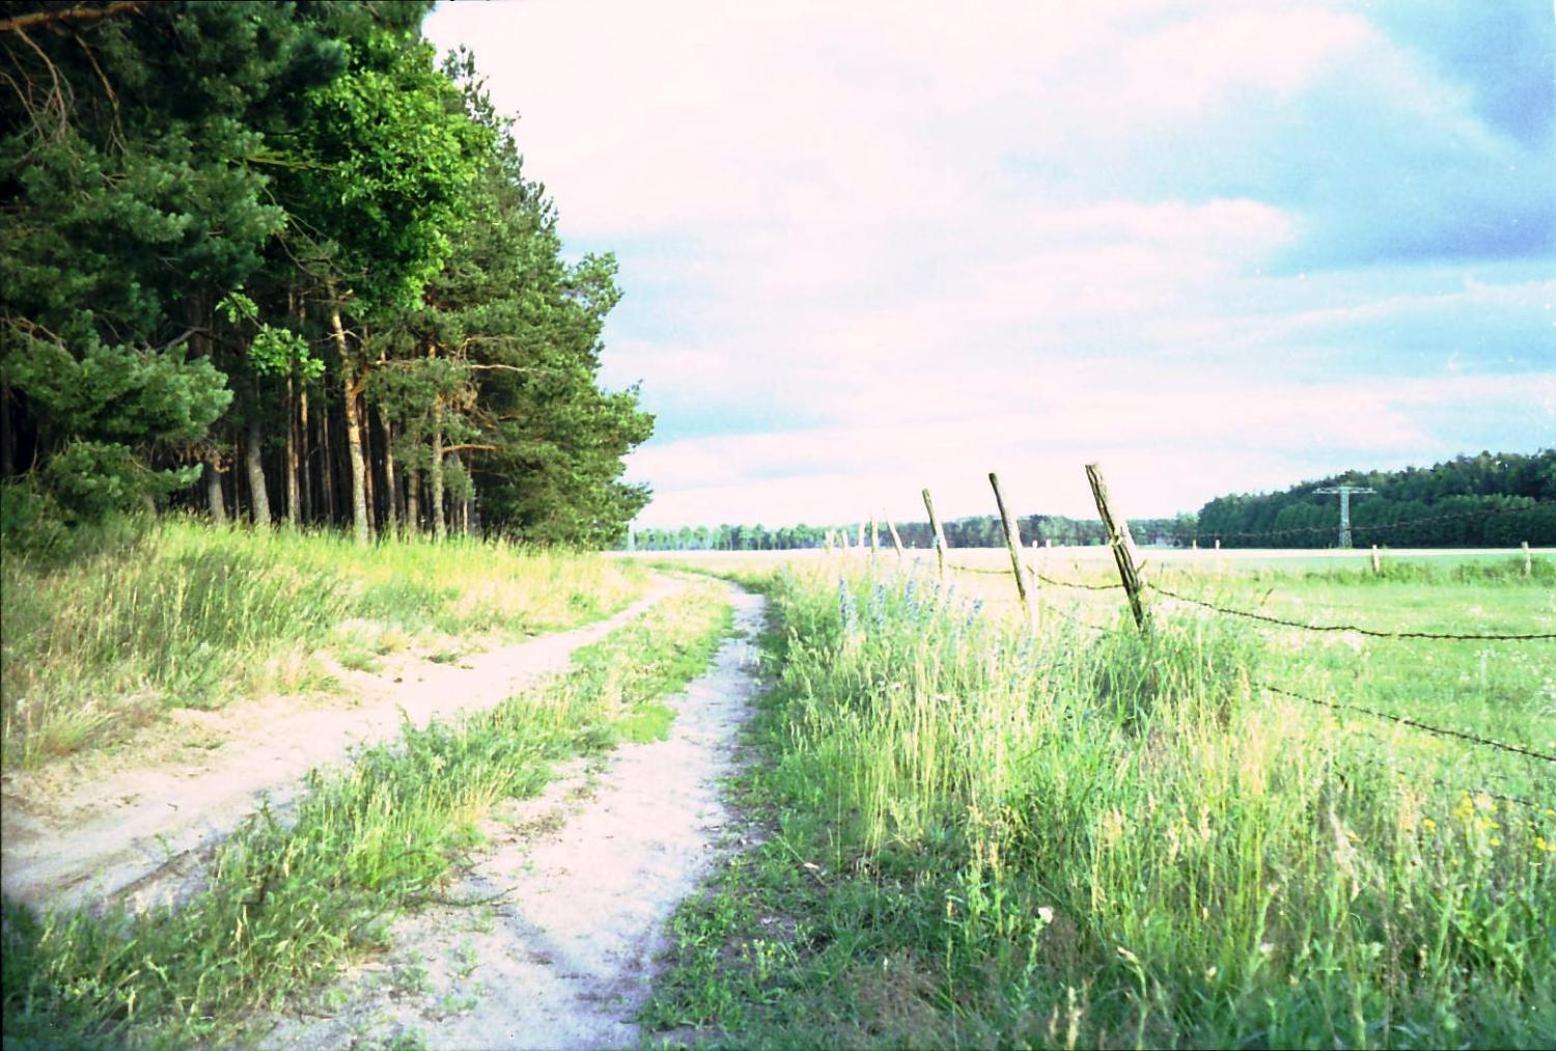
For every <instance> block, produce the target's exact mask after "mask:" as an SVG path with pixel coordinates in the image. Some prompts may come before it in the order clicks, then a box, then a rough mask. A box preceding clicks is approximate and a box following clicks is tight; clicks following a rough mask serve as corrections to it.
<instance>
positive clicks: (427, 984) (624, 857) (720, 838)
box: [264, 589, 763, 1049]
mask: <svg viewBox="0 0 1556 1051" xmlns="http://www.w3.org/2000/svg"><path fill="white" fill-rule="evenodd" d="M731 598H732V601H734V602H735V603H736V625H737V627H738V628H740V629H742V630H743V632H744V633H745V636H746V637H737V638H734V639H731V640H729V641H728V642H726V643H725V645H724V646H723V647H722V648H721V649H720V651H719V653H718V656H717V658H716V663H715V666H714V668H713V670H712V671H711V672H710V673H709V674H707V675H705V676H703V677H702V678H700V679H698V680H697V681H695V682H694V683H692V684H691V685H690V686H689V687H688V688H687V690H686V691H685V692H684V693H683V694H682V695H681V696H680V697H678V698H676V699H674V700H673V701H672V702H671V704H672V707H674V708H675V709H676V713H677V714H676V718H675V721H674V723H673V724H672V725H671V736H670V738H669V739H668V740H665V741H660V742H655V743H651V744H642V745H630V744H629V745H623V746H621V747H620V748H618V749H616V750H615V751H613V752H611V753H609V755H607V756H605V757H602V758H601V759H599V760H596V761H595V762H594V763H593V765H590V766H583V765H578V764H575V765H574V766H573V767H572V768H571V770H570V771H568V772H567V773H566V774H565V775H564V776H563V777H560V778H559V779H558V780H556V781H554V782H552V784H551V785H550V786H549V788H548V790H547V791H546V792H545V793H544V794H543V795H542V796H540V797H539V798H538V799H534V800H529V801H526V802H522V803H515V804H512V805H511V806H510V807H509V808H507V809H506V810H505V811H504V812H503V813H501V814H499V815H497V816H496V817H495V818H494V819H493V820H492V821H490V822H488V823H487V828H486V832H487V835H488V847H487V849H486V852H485V854H484V855H483V856H481V857H480V858H479V860H478V861H477V862H476V863H475V864H474V865H473V866H472V867H471V868H470V869H469V871H468V872H467V873H466V874H465V876H464V877H462V879H461V880H460V881H459V882H458V883H457V885H455V886H453V887H451V888H450V889H449V890H448V892H447V897H448V899H449V900H451V901H454V902H462V903H469V902H487V903H486V904H480V905H475V906H471V905H469V904H461V905H448V906H443V905H438V906H432V907H429V908H427V909H426V910H424V911H422V912H420V913H418V914H417V915H415V916H412V917H408V918H407V919H405V920H403V921H401V922H400V923H399V924H398V925H397V926H396V928H395V930H394V932H393V941H394V944H395V946H396V948H395V949H394V950H393V951H392V952H391V953H389V954H388V955H387V956H386V957H385V958H383V959H379V960H376V961H372V962H370V963H369V964H366V965H364V966H362V967H360V968H358V969H356V970H355V971H354V972H352V973H350V974H347V975H345V976H344V977H343V978H342V980H341V981H340V982H338V983H337V984H336V985H335V986H334V987H332V988H330V989H328V990H326V991H325V992H324V993H323V994H322V995H321V996H318V997H315V998H312V999H311V1000H310V1003H309V1005H308V1006H307V1007H306V1009H305V1010H304V1012H303V1013H301V1014H299V1015H297V1016H293V1017H289V1018H285V1019H282V1020H280V1022H279V1024H278V1025H277V1026H276V1027H275V1028H274V1029H272V1030H271V1031H270V1032H269V1034H268V1036H266V1037H265V1040H264V1044H265V1046H267V1047H274V1048H309V1049H312V1048H336V1047H354V1046H381V1045H382V1044H383V1043H384V1042H387V1041H395V1040H399V1039H405V1038H408V1037H411V1036H413V1035H415V1036H418V1037H419V1038H420V1039H421V1040H422V1041H424V1042H425V1044H426V1045H427V1046H430V1047H433V1048H439V1049H444V1048H448V1049H455V1048H512V1047H525V1048H598V1047H619V1046H622V1045H629V1044H636V1043H637V1042H638V1041H639V1038H640V1034H639V1033H638V1030H637V1027H636V1025H635V1024H634V1022H633V1016H634V1014H635V1012H636V1010H637V1008H638V1007H639V1005H640V1004H641V1003H642V1002H643V1000H644V998H645V997H646V996H647V994H648V991H649V983H650V981H651V979H652V977H653V975H654V973H655V968H656V965H655V959H656V957H658V956H659V955H660V954H661V953H662V952H663V951H664V949H666V948H667V947H668V936H667V933H666V923H667V921H668V919H669V917H670V915H671V913H672V912H673V911H674V909H675V908H676V906H677V905H678V904H679V903H680V902H681V901H682V900H684V899H685V898H686V897H687V896H688V895H690V894H691V893H693V892H694V891H695V890H696V888H697V886H698V884H699V883H700V882H701V880H702V879H703V878H704V877H705V876H706V875H707V874H708V872H709V870H710V869H711V867H712V866H713V865H714V864H715V862H716V861H717V860H718V859H719V858H720V857H721V856H722V850H725V849H729V848H732V847H733V846H735V845H736V844H737V842H738V841H737V840H736V838H735V832H734V831H733V821H734V817H733V815H732V814H731V813H729V811H728V810H727V809H726V808H725V806H724V804H723V803H722V802H721V801H720V798H719V782H720V780H721V779H722V778H724V777H725V776H727V775H728V774H729V773H731V772H732V770H733V766H734V763H735V759H734V756H735V744H736V738H737V735H738V732H739V729H740V725H741V723H742V722H743V721H744V719H745V718H746V715H747V712H748V709H749V703H750V700H751V697H752V696H753V694H754V692H755V681H756V679H755V674H754V672H755V662H756V655H755V649H754V645H753V643H752V642H751V641H749V637H754V636H755V634H756V633H757V631H758V630H759V628H760V624H761V617H762V608H763V602H762V599H760V598H758V597H756V596H753V595H749V594H746V593H744V592H739V591H735V590H734V589H731Z"/></svg>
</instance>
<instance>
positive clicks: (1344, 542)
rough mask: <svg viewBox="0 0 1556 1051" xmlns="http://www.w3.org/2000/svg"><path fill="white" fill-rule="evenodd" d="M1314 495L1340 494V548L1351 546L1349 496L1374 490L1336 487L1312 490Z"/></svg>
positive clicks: (1355, 486) (1366, 487)
mask: <svg viewBox="0 0 1556 1051" xmlns="http://www.w3.org/2000/svg"><path fill="white" fill-rule="evenodd" d="M1313 491H1314V492H1315V493H1339V494H1340V546H1341V547H1350V546H1351V494H1352V493H1357V494H1360V493H1375V492H1377V490H1376V489H1372V488H1369V487H1368V486H1365V485H1336V486H1330V487H1329V488H1327V489H1314V490H1313Z"/></svg>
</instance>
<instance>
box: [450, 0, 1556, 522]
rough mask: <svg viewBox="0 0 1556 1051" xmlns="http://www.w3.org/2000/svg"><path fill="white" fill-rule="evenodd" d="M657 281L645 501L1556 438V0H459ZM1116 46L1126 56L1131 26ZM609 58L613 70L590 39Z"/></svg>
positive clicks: (1416, 457)
mask: <svg viewBox="0 0 1556 1051" xmlns="http://www.w3.org/2000/svg"><path fill="white" fill-rule="evenodd" d="M426 33H427V36H428V37H429V39H431V40H433V41H434V42H435V43H436V44H437V45H438V46H439V47H441V48H444V49H447V48H450V47H454V46H459V45H467V46H469V47H470V48H471V49H472V50H473V52H474V54H475V58H476V63H477V66H478V68H479V69H480V70H481V71H482V72H483V73H484V74H485V75H486V76H487V77H488V79H489V85H490V88H491V92H492V97H493V100H494V102H495V103H496V105H497V106H498V108H499V109H500V110H502V111H503V112H506V113H509V114H510V115H518V116H519V118H520V119H519V122H518V124H517V129H516V134H517V138H518V142H519V145H520V148H521V149H522V150H523V152H524V154H525V170H526V172H527V173H528V174H529V175H530V176H531V177H533V178H536V179H539V180H540V181H542V182H543V183H544V184H545V185H546V187H547V189H548V191H549V192H550V193H551V194H552V196H553V197H554V199H555V201H556V205H557V209H558V213H559V226H560V230H561V233H562V235H563V237H564V238H565V240H566V244H567V247H568V251H569V253H570V254H572V255H574V256H578V255H581V254H583V253H586V252H604V251H612V252H614V253H615V254H616V256H617V258H618V260H619V262H620V266H621V274H620V283H621V285H622V287H623V290H624V292H625V298H624V299H623V302H622V304H621V305H620V306H619V307H618V308H617V309H616V311H615V312H614V313H613V314H612V315H611V317H610V319H609V321H608V324H607V327H606V332H605V337H604V351H603V358H602V360H603V370H604V376H605V378H606V380H607V382H608V383H610V384H612V385H614V386H617V387H622V386H626V385H628V384H631V383H634V382H637V381H641V383H642V387H641V390H642V397H643V404H644V406H645V408H647V409H648V410H649V411H651V412H654V413H655V414H656V416H657V425H656V430H655V435H654V437H653V438H651V439H650V440H649V441H648V442H646V443H645V444H644V445H643V446H642V447H640V448H639V449H638V450H637V451H636V452H635V453H633V454H632V455H631V456H630V457H629V460H628V464H629V469H628V475H627V477H628V478H629V480H633V481H641V482H646V483H648V484H649V485H650V486H652V487H653V489H654V494H655V498H654V500H653V502H652V503H651V504H650V505H649V506H648V507H647V508H646V509H645V510H644V511H643V512H642V513H641V514H640V515H639V516H638V518H637V519H636V520H635V521H634V523H633V526H634V528H645V527H655V528H679V527H680V526H681V525H683V524H690V523H697V524H709V523H714V522H720V523H729V522H765V521H779V522H785V523H799V522H809V521H851V520H857V519H858V518H859V517H860V516H861V515H863V516H866V517H867V516H868V515H869V514H870V513H875V514H877V515H879V516H881V517H882V518H883V519H884V518H885V517H888V516H889V517H892V518H893V519H894V520H908V519H909V518H910V517H911V516H912V515H913V514H914V513H915V511H914V508H919V510H918V511H917V512H916V513H918V514H920V515H921V514H922V509H921V505H920V503H919V495H918V494H919V491H920V489H922V488H924V487H926V486H927V487H929V488H930V489H931V490H932V491H933V492H934V494H935V498H936V502H937V505H939V507H940V509H941V511H942V513H943V514H944V515H945V516H946V517H947V518H948V519H949V518H962V517H969V516H974V515H981V514H985V513H988V509H989V507H990V506H991V503H992V502H991V500H990V499H989V496H988V486H987V482H986V474H987V472H989V471H990V470H994V471H997V472H998V473H999V474H1000V477H1001V480H1002V482H1003V483H1004V485H1005V487H1006V490H1007V493H1008V495H1009V496H1010V499H1011V501H1012V503H1013V504H1014V505H1015V509H1016V510H1017V512H1018V513H1021V514H1030V513H1034V511H1035V510H1036V509H1039V508H1041V509H1043V510H1042V511H1041V512H1040V513H1051V514H1062V515H1066V516H1069V517H1085V516H1087V515H1090V514H1094V510H1095V509H1094V508H1091V507H1090V496H1089V492H1088V490H1087V487H1086V484H1085V479H1084V476H1083V474H1082V464H1083V463H1086V462H1092V461H1097V460H1100V461H1101V462H1102V463H1103V465H1104V468H1105V469H1106V470H1107V472H1108V478H1109V482H1110V486H1111V488H1112V490H1113V493H1114V495H1115V497H1116V498H1117V499H1118V501H1119V503H1120V505H1121V507H1123V508H1124V509H1125V513H1127V514H1128V515H1129V517H1131V518H1154V517H1172V516H1174V515H1176V514H1179V513H1192V511H1193V510H1194V509H1197V508H1198V507H1201V506H1202V505H1203V504H1204V503H1205V502H1206V501H1207V500H1209V499H1211V498H1212V497H1214V496H1217V495H1224V494H1227V493H1232V492H1267V491H1275V490H1280V489H1283V488H1287V487H1290V486H1291V485H1293V484H1297V480H1298V479H1307V478H1321V477H1325V476H1329V475H1334V474H1338V473H1341V472H1343V471H1347V470H1353V469H1357V470H1390V469H1397V468H1401V467H1405V466H1409V465H1423V464H1426V463H1430V462H1436V461H1442V460H1445V459H1449V458H1451V457H1453V456H1455V455H1460V454H1470V455H1473V452H1472V450H1481V449H1485V450H1496V451H1506V450H1521V449H1534V448H1539V447H1541V446H1542V444H1543V443H1547V442H1548V441H1549V435H1550V434H1552V433H1556V354H1553V353H1552V351H1551V349H1550V348H1551V345H1552V339H1553V337H1552V310H1553V306H1552V304H1553V300H1556V281H1553V280H1552V279H1551V278H1550V276H1549V275H1550V274H1551V273H1553V271H1556V197H1553V195H1551V194H1550V192H1549V187H1550V186H1551V185H1556V89H1553V86H1552V82H1551V78H1550V76H1549V55H1550V54H1551V53H1552V52H1553V51H1556V24H1553V20H1552V18H1551V16H1550V9H1549V5H1548V4H1543V3H1536V2H1533V0H1526V2H1520V3H1509V4H1504V5H1496V6H1495V7H1488V6H1487V5H1480V4H1475V3H1468V2H1466V3H1458V4H1442V5H1433V6H1432V7H1430V8H1425V7H1423V6H1422V5H1413V4H1408V3H1377V4H1369V5H1364V6H1358V5H1355V4H1348V3H1339V2H1311V3H1303V4H1298V5H1295V6H1292V7H1289V8H1282V9H1280V10H1272V9H1270V8H1268V7H1267V6H1265V5H1260V4H1254V3H1233V2H1227V3H1215V4H1210V5H1205V4H1186V3H1161V2H1156V0H1141V2H1140V3H1134V4H1125V5H1118V6H1112V7H1109V8H1108V9H1106V10H1103V11H1098V10H1086V11H1080V12H1077V11H1074V10H1069V9H1065V8H1063V7H1060V6H1057V5H1051V4H1044V5H1036V6H1032V5H1005V4H987V5H979V6H977V7H975V8H972V9H969V10H964V11H959V12H958V13H957V14H956V15H955V17H952V16H951V15H949V14H948V13H947V12H946V11H944V10H943V9H938V8H931V7H926V6H923V5H911V4H910V5H907V6H902V5H893V6H890V7H887V6H883V5H865V6H861V7H853V8H849V9H846V10H841V11H839V10H832V9H830V8H828V7H826V6H825V5H816V4H799V5H792V6H786V7H785V8H783V9H781V10H779V9H763V8H745V7H741V8H733V9H731V8H726V7H723V6H719V5H710V4H702V3H678V4H670V5H666V6H657V7H655V8H653V9H651V10H645V9H641V8H636V7H634V6H631V5H623V4H604V3H579V4H568V5H559V4H526V5H474V4H468V3H443V4H440V5H439V6H438V8H437V9H436V10H435V11H434V13H433V14H432V15H431V16H430V17H429V18H428V20H427V23H426ZM1098 55H1106V56H1109V58H1110V61H1106V62H1098V61H1096V56H1098ZM585 56H587V57H588V59H589V61H587V62H586V61H583V58H584V57H585Z"/></svg>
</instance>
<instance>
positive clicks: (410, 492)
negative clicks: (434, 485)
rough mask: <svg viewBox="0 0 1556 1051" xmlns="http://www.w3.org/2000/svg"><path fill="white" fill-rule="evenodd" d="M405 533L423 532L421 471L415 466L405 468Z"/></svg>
mask: <svg viewBox="0 0 1556 1051" xmlns="http://www.w3.org/2000/svg"><path fill="white" fill-rule="evenodd" d="M405 533H406V535H407V536H417V535H419V534H420V533H421V473H420V472H419V471H417V470H416V469H415V468H414V467H407V468H406V469H405Z"/></svg>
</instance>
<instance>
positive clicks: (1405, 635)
mask: <svg viewBox="0 0 1556 1051" xmlns="http://www.w3.org/2000/svg"><path fill="white" fill-rule="evenodd" d="M1146 586H1147V587H1149V588H1150V589H1151V590H1152V591H1155V592H1157V593H1158V594H1161V595H1165V596H1166V597H1167V598H1170V599H1176V600H1177V601H1179V602H1187V603H1190V604H1191V605H1195V606H1200V607H1202V608H1204V609H1208V610H1213V611H1215V612H1216V613H1225V614H1227V615H1228V616H1233V617H1246V618H1247V619H1248V620H1258V621H1263V622H1264V623H1266V624H1279V625H1281V626H1283V627H1287V628H1298V629H1300V630H1302V631H1317V632H1324V631H1346V632H1352V633H1354V634H1357V635H1367V636H1370V637H1372V638H1375V639H1434V640H1440V641H1455V642H1536V641H1540V640H1544V639H1556V632H1551V631H1545V632H1521V633H1511V634H1489V633H1486V634H1482V633H1463V634H1460V633H1454V632H1441V631H1379V630H1377V629H1375V628H1364V627H1361V626H1360V625H1357V624H1306V623H1303V622H1302V621H1296V620H1285V619H1283V618H1281V617H1272V616H1270V615H1269V614H1267V613H1255V612H1254V611H1252V610H1246V609H1232V608H1230V607H1227V606H1218V605H1216V604H1215V603H1213V602H1206V601H1205V600H1204V599H1199V598H1194V597H1193V596H1191V595H1180V594H1179V593H1178V592H1176V591H1172V590H1170V589H1168V588H1164V587H1162V586H1161V585H1160V584H1154V583H1153V584H1147V585H1146Z"/></svg>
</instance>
